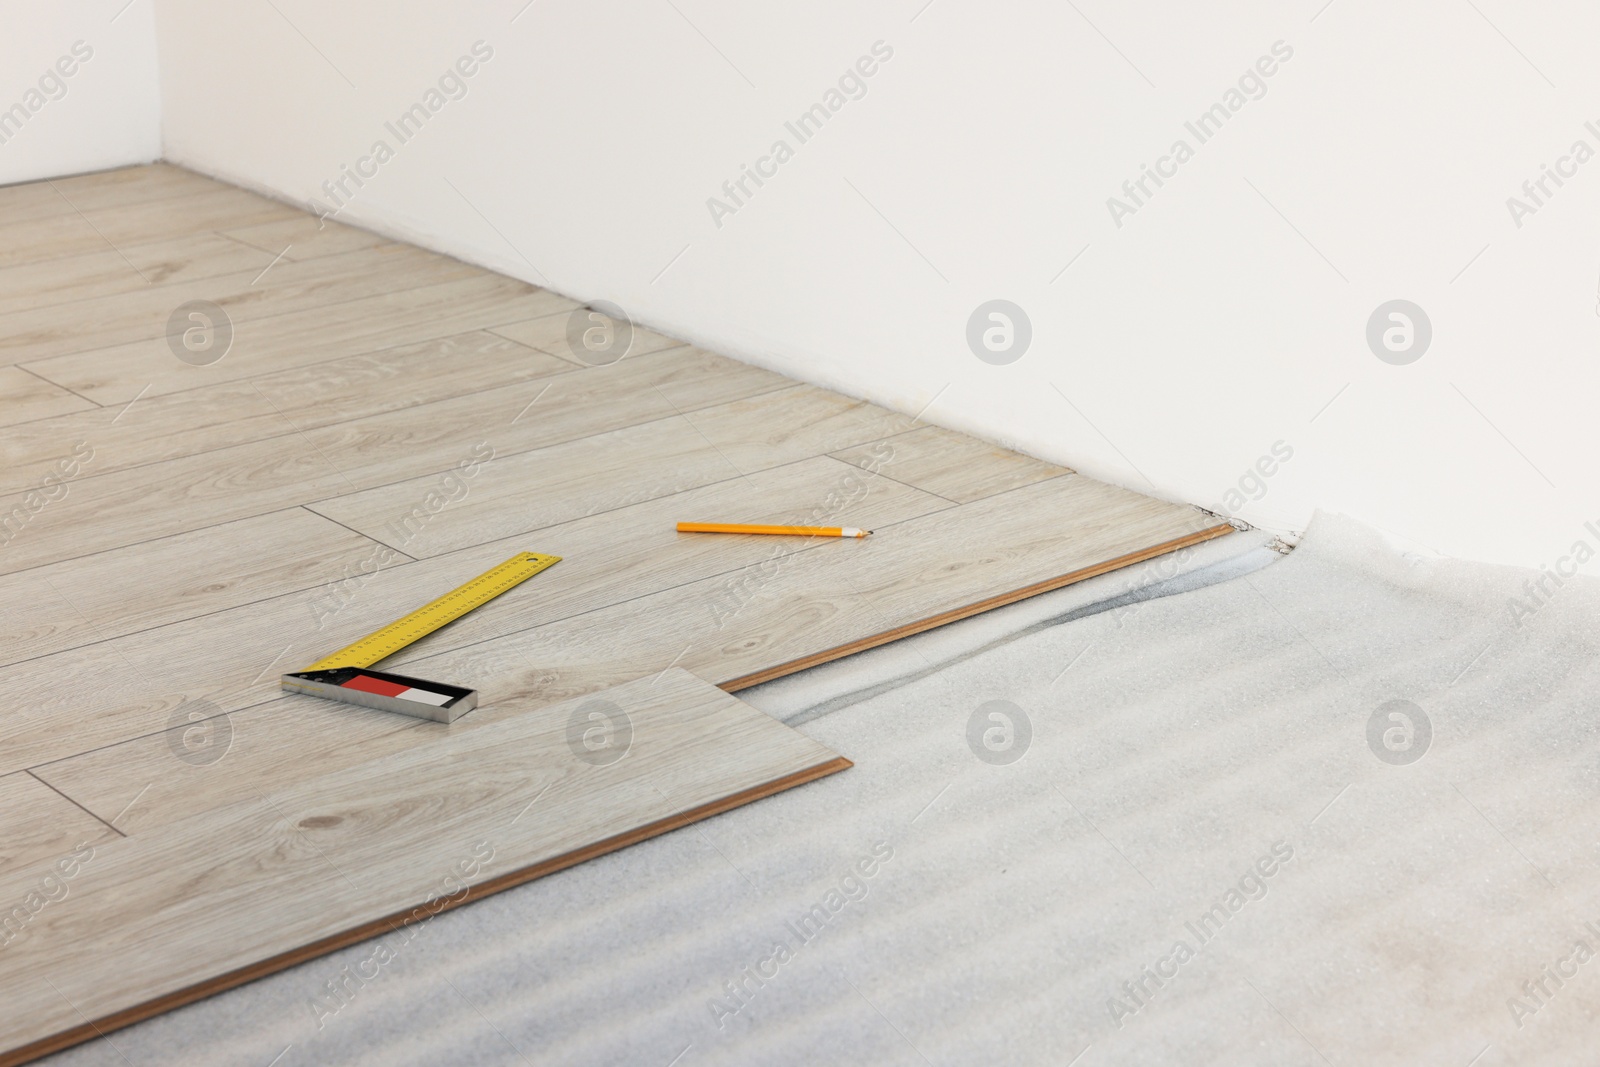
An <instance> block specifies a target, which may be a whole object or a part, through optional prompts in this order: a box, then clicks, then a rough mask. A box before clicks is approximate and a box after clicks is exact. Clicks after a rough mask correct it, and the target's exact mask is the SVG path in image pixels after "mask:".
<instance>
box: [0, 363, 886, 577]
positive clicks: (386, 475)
mask: <svg viewBox="0 0 1600 1067" xmlns="http://www.w3.org/2000/svg"><path fill="white" fill-rule="evenodd" d="M781 381H782V380H781V379H778V378H777V376H776V375H772V374H769V373H767V372H764V371H756V370H755V369H754V368H746V367H742V366H741V365H739V364H736V363H733V362H732V361H731V360H725V359H722V358H720V357H716V356H711V355H709V354H708V353H702V352H699V351H698V350H695V349H669V350H668V351H666V352H661V353H658V354H656V355H652V356H646V357H643V358H641V359H639V360H627V361H624V362H623V363H621V364H618V365H617V366H615V367H606V368H597V369H593V370H585V371H572V372H567V373H561V374H557V375H555V376H553V377H551V378H549V379H548V380H546V381H545V382H544V383H542V384H539V383H525V384H523V385H519V386H516V387H507V388H500V389H491V390H487V391H485V392H481V393H473V394H469V395H467V396H462V397H455V398H452V399H448V400H441V401H437V402H434V403H430V404H425V405H422V406H419V407H413V408H406V409H402V410H399V411H392V412H388V413H385V414H381V415H374V416H371V417H368V418H363V419H357V420H354V421H350V422H343V423H337V424H335V425H332V426H325V427H322V428H318V429H299V428H297V427H295V426H294V422H293V418H292V416H291V415H290V414H289V412H288V411H284V412H282V414H281V418H282V419H283V422H284V425H285V427H286V428H287V429H289V430H293V431H294V432H293V433H289V434H285V435H284V436H281V437H276V438H270V439H267V440H261V441H255V442H251V443H249V444H243V445H236V446H232V447H229V448H223V449H218V450H216V451H212V452H205V453H200V454H197V455H190V456H185V457H183V458H181V459H174V460H169V461H165V462H162V463H157V464H152V465H149V466H145V467H137V468H134V469H131V470H125V471H119V472H115V473H110V474H98V473H97V471H96V470H95V468H94V463H93V459H92V457H91V458H90V459H89V460H88V461H87V462H86V463H84V465H83V467H82V470H81V472H80V476H79V477H78V478H77V479H76V480H74V481H71V482H69V483H68V484H67V485H66V487H65V488H64V489H62V490H61V492H60V493H58V494H56V499H46V500H44V503H43V504H42V505H41V504H38V503H37V501H38V500H39V499H40V494H39V493H37V492H30V493H21V494H15V493H14V494H10V495H8V496H3V497H0V525H3V524H5V523H6V522H7V521H10V522H11V524H12V527H13V528H14V529H15V533H14V535H13V536H12V537H11V539H10V541H9V542H8V543H6V544H5V545H4V547H3V548H0V574H5V573H9V572H12V571H17V570H21V569H24V568H27V567H34V566H39V565H41V564H44V563H53V562H57V561H59V560H63V559H70V558H73V557H76V556H81V555H87V554H89V553H91V552H101V551H105V550H107V549H111V548H117V547H119V546H121V545H126V544H132V543H135V542H138V541H147V540H151V539H154V538H157V537H167V536H171V535H173V534H177V533H182V532H184V531H186V530H194V529H199V528H201V527H204V526H211V525H215V524H216V523H219V522H228V521H230V520H233V519H240V518H246V517H248V516H251V515H260V514H263V513H265V512H269V511H277V510H280V509H282V508H286V507H294V506H296V505H299V504H305V503H308V502H311V501H318V500H325V499H328V498H331V497H336V496H342V495H345V494H347V493H355V492H359V491H360V490H362V489H367V488H372V487H374V486H380V485H385V484H388V483H391V482H399V481H404V480H406V479H411V478H418V477H427V478H432V480H433V482H434V483H436V484H433V485H430V486H429V487H428V488H425V489H417V490H415V491H416V492H417V493H418V494H419V496H418V499H417V500H412V501H408V502H407V503H406V505H405V507H404V508H403V509H402V510H401V512H400V514H399V515H397V516H396V517H397V518H399V517H402V516H404V515H405V514H406V513H407V512H408V511H409V509H410V508H411V507H412V506H414V505H416V504H418V503H420V502H422V501H423V500H425V499H426V498H427V496H428V494H430V493H432V492H434V491H435V490H436V489H439V488H440V487H441V486H442V487H443V488H444V489H445V490H447V491H450V492H455V490H454V489H453V488H452V485H453V484H454V483H453V482H448V481H447V480H446V479H445V478H444V475H445V474H446V473H449V472H457V473H458V472H459V468H461V467H462V466H463V465H467V464H476V463H481V462H482V461H484V460H486V459H488V458H489V457H492V456H496V455H500V456H510V455H514V454H515V453H517V452H523V451H528V450H531V449H534V448H538V447H541V446H544V445H545V444H546V443H547V442H551V441H569V440H573V439H576V438H581V437H582V436H584V435H593V434H594V432H595V431H596V430H605V429H607V428H609V427H633V426H641V427H642V426H643V424H646V423H649V422H651V421H659V420H663V419H667V418H668V417H669V416H675V415H676V412H677V410H679V409H678V408H677V407H676V406H675V405H674V403H673V402H672V401H671V399H670V393H669V392H668V390H669V389H670V388H680V389H687V390H688V391H690V392H693V393H696V394H698V400H699V401H700V402H706V403H714V402H716V401H717V400H720V399H723V398H725V397H734V398H737V397H740V396H745V395H748V394H749V393H750V392H751V391H754V390H770V389H772V388H773V386H774V385H776V384H780V383H781ZM734 402H737V400H735V401H734ZM535 404H537V410H536V411H534V414H532V415H524V414H523V413H524V412H527V411H530V410H534V405H535ZM671 425H672V426H673V427H675V433H676V438H677V440H678V441H679V442H680V446H679V447H680V450H692V449H693V448H695V447H697V448H699V449H700V450H702V451H703V452H711V453H714V449H713V448H712V447H711V446H710V445H707V444H706V442H705V440H704V438H703V437H702V436H701V435H700V434H699V433H698V432H696V431H695V429H694V428H693V427H691V426H689V425H688V424H687V423H686V422H684V421H683V420H682V419H680V418H675V417H674V418H673V421H672V423H671ZM638 432H639V433H645V434H646V435H648V436H651V438H652V440H654V439H658V435H657V431H655V430H644V429H641V430H639V431H638ZM864 436H868V435H860V436H857V437H854V438H852V437H850V436H848V435H840V434H836V435H834V436H832V437H829V438H819V439H825V440H829V441H831V442H832V443H833V444H834V446H835V447H843V446H844V445H846V444H849V443H851V441H852V440H860V439H861V438H862V437H864ZM82 444H84V445H86V446H87V447H88V448H89V449H90V450H92V451H93V452H94V455H98V454H99V453H100V451H102V449H100V448H98V447H96V446H95V443H94V438H93V436H92V435H86V436H85V439H84V441H83V442H82ZM68 447H69V446H68V445H67V444H66V443H65V442H63V445H62V449H63V451H64V452H65V451H66V449H67V448H68ZM71 447H77V444H76V443H75V444H74V445H73V446H71ZM80 451H81V449H80ZM573 454H574V455H578V456H582V457H583V458H584V459H585V460H586V461H588V462H592V463H594V464H595V465H596V470H597V472H601V473H605V474H606V475H607V477H606V478H604V479H602V480H599V481H597V482H596V483H595V485H594V489H593V494H592V495H593V498H594V499H595V500H596V501H599V502H607V501H613V500H615V499H617V497H618V496H619V489H618V483H619V481H620V482H625V483H626V484H629V485H632V484H634V483H637V482H639V481H641V475H640V473H639V472H638V471H637V470H632V471H629V470H621V471H619V470H616V469H614V468H611V467H607V466H606V465H605V464H606V455H605V453H604V452H603V451H591V452H584V451H583V450H582V449H581V448H580V449H577V450H576V452H574V453H573ZM808 454H815V453H808ZM789 458H801V456H800V455H799V454H794V450H793V449H791V455H790V457H789ZM718 466H720V467H721V468H722V469H724V470H726V461H724V460H722V459H721V458H720V457H716V463H713V462H712V461H711V459H708V458H706V457H705V456H704V455H698V454H697V458H696V459H695V460H694V469H695V470H696V471H708V470H711V469H712V468H713V467H718ZM455 476H456V475H455V474H452V475H451V477H452V478H454V477H455ZM721 476H726V475H725V474H723V475H719V477H721ZM646 480H647V479H646ZM709 480H711V479H710V478H702V480H701V483H700V484H703V482H704V481H709ZM653 495H659V493H657V494H653ZM581 513H583V512H580V514H581Z"/></svg>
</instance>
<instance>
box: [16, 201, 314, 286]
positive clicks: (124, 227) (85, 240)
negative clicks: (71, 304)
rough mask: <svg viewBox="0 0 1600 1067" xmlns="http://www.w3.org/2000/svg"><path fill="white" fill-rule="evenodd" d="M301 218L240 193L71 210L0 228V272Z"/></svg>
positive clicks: (271, 203) (268, 202) (293, 213)
mask: <svg viewBox="0 0 1600 1067" xmlns="http://www.w3.org/2000/svg"><path fill="white" fill-rule="evenodd" d="M300 214H303V213H302V212H298V211H296V210H295V209H294V208H290V207H285V206H284V205H282V204H277V203H274V202H273V201H271V200H268V199H266V198H265V197H260V196H256V195H255V194H254V193H247V192H245V191H244V190H242V189H232V188H223V189H221V190H219V191H217V192H207V193H200V194H198V195H194V196H178V197H171V198H168V199H163V200H151V201H146V202H144V203H138V204H132V205H128V206H126V207H122V206H116V205H113V206H110V207H104V208H92V209H89V210H87V211H84V210H81V209H79V210H74V211H71V212H69V213H64V214H60V215H51V216H49V217H47V218H38V219H30V220H28V221H24V222H14V223H11V224H9V225H4V226H0V267H9V266H14V265H16V264H18V263H35V262H41V261H44V260H49V259H57V258H59V257H61V256H73V255H80V254H82V253H84V252H103V251H105V250H106V249H107V248H108V247H109V248H112V249H123V248H124V247H125V246H129V245H138V244H144V243H148V242H152V241H168V240H171V239H173V238H176V237H182V236H184V235H185V234H192V233H202V232H205V231H208V230H219V229H224V228H231V229H236V228H239V227H242V226H254V225H256V224H258V223H262V222H276V221H279V220H281V219H286V218H294V217H296V216H298V215H300Z"/></svg>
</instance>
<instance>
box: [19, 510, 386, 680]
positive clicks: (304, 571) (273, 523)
mask: <svg viewBox="0 0 1600 1067" xmlns="http://www.w3.org/2000/svg"><path fill="white" fill-rule="evenodd" d="M375 547H376V545H375V544H374V542H373V541H371V540H370V539H368V538H365V537H362V536H361V535H359V534H357V533H354V532H353V531H350V530H347V529H345V528H344V527H343V526H340V525H338V524H337V523H333V522H329V521H328V520H326V519H324V518H322V517H320V516H317V515H313V514H312V513H311V512H309V511H307V510H305V509H304V508H290V509H288V510H285V511H276V512H272V513H270V514H267V515H260V516H256V517H254V518H249V519H241V520H239V521H237V522H229V523H223V524H221V525H218V526H211V527H207V528H206V529H203V530H196V531H194V532H193V533H186V534H179V535H178V536H175V537H166V538H160V539H158V540H154V541H146V542H144V543H142V544H137V545H128V546H125V547H123V548H117V549H112V550H111V551H109V552H101V553H98V554H96V555H92V556H84V557H81V558H78V559H74V560H71V561H68V562H65V563H57V564H52V565H49V566H45V567H36V568H34V569H32V570H26V571H22V572H20V573H17V574H7V575H3V576H0V664H9V663H17V662H20V661H22V660H28V659H33V658H35V657H38V656H47V655H49V654H51V653H53V652H60V651H63V650H65V649H70V648H76V647H78V646H80V645H90V644H94V643H96V642H101V641H106V640H109V639H110V638H114V637H121V636H123V635H125V634H130V633H135V632H137V631H139V630H147V629H150V628H152V627H157V626H166V625H170V624H171V623H174V622H181V621H182V620H184V619H194V618H199V617H201V616H206V615H211V614H213V613H215V612H219V611H225V610H227V609H228V608H232V607H236V606H238V605H241V604H252V603H255V602H256V601H259V600H267V599H270V598H272V597H276V596H282V595H284V594H286V593H291V592H295V591H297V590H301V589H310V588H315V587H317V586H322V585H325V584H327V583H330V582H339V581H342V580H344V578H345V575H346V574H352V573H359V572H360V566H361V563H362V561H363V560H365V559H366V558H367V557H368V556H370V555H371V554H372V550H373V549H374V548H375ZM65 590H71V592H70V593H69V592H65Z"/></svg>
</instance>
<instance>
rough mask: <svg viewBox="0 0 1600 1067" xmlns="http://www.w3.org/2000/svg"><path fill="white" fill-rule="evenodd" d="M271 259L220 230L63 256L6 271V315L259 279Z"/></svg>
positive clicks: (1, 296) (1, 304) (2, 301)
mask: <svg viewBox="0 0 1600 1067" xmlns="http://www.w3.org/2000/svg"><path fill="white" fill-rule="evenodd" d="M271 262H272V255H271V254H270V253H266V252H261V251H258V250H257V249H254V248H250V247H248V246H246V245H242V244H240V243H239V242H237V241H230V240H228V239H227V238H226V237H220V236H218V235H217V234H214V233H196V234H189V235H188V236H186V237H178V238H174V239H173V240H170V241H156V242H153V243H151V244H144V245H129V246H128V247H127V248H125V249H123V250H122V251H121V252H120V253H119V252H114V251H112V250H111V249H109V248H108V249H106V250H105V251H103V252H85V253H83V254H82V255H76V256H63V257H61V258H60V259H51V260H46V261H45V262H43V263H28V264H24V265H23V266H19V267H6V268H5V269H3V270H0V314H7V315H8V314H11V313H13V312H17V311H26V310H29V309H32V308H42V307H52V306H56V305H61V304H69V303H72V302H74V301H78V300H87V299H90V298H92V297H104V296H111V295H114V294H116V293H128V292H133V291H135V290H140V289H145V288H148V287H151V286H157V285H163V284H166V283H169V282H185V281H196V280H198V279H202V278H215V277H218V276H220V275H225V274H238V273H240V272H241V271H251V272H252V274H251V277H254V276H255V274H256V273H259V272H260V271H261V270H262V269H263V268H265V267H266V266H267V265H268V264H269V263H271ZM72 314H73V313H72V311H71V310H70V309H65V308H62V309H58V310H57V311H56V312H55V315H56V317H57V319H58V320H59V321H67V320H70V319H71V317H72ZM7 362H8V363H9V362H16V361H14V360H11V359H7Z"/></svg>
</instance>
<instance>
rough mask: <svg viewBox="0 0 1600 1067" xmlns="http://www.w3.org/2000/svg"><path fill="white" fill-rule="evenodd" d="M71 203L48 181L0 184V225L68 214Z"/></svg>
mask: <svg viewBox="0 0 1600 1067" xmlns="http://www.w3.org/2000/svg"><path fill="white" fill-rule="evenodd" d="M71 211H72V205H71V204H69V203H67V201H66V200H65V199H64V198H62V196H61V194H60V193H57V192H56V191H55V190H54V189H52V188H50V183H49V182H21V183H18V184H16V185H5V186H0V227H5V226H11V225H14V224H16V223H19V222H33V221H35V220H37V219H48V218H52V217H54V216H56V215H65V214H70V213H71Z"/></svg>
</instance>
